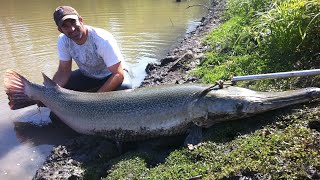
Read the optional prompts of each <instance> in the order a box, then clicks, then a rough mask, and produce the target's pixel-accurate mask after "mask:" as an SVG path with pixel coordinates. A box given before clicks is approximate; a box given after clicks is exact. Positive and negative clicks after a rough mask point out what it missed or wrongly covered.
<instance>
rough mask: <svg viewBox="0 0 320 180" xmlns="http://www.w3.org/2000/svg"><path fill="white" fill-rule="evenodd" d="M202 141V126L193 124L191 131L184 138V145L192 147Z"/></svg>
mask: <svg viewBox="0 0 320 180" xmlns="http://www.w3.org/2000/svg"><path fill="white" fill-rule="evenodd" d="M201 141H202V127H199V126H197V125H192V127H191V128H190V132H189V134H188V136H187V137H186V139H185V140H184V146H186V147H188V148H189V149H192V147H193V146H195V145H197V144H199V143H200V142H201Z"/></svg>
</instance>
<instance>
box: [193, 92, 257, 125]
mask: <svg viewBox="0 0 320 180" xmlns="http://www.w3.org/2000/svg"><path fill="white" fill-rule="evenodd" d="M260 100H261V99H259V98H257V96H256V95H255V94H254V91H251V90H248V89H243V88H226V89H219V90H212V91H210V92H208V93H207V94H206V95H205V96H204V97H202V99H201V103H199V104H201V106H202V107H203V108H205V109H206V111H207V118H206V119H204V118H202V119H198V120H197V122H195V124H197V125H198V126H201V127H205V128H207V127H210V126H212V125H213V124H216V123H218V122H223V121H229V120H234V119H241V118H245V117H249V116H251V115H253V114H256V112H257V111H259V103H260Z"/></svg>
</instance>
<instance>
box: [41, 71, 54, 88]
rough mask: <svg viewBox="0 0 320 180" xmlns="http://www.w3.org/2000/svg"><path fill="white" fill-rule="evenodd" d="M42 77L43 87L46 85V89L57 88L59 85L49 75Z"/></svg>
mask: <svg viewBox="0 0 320 180" xmlns="http://www.w3.org/2000/svg"><path fill="white" fill-rule="evenodd" d="M42 76H43V85H45V86H46V87H56V86H57V83H55V82H54V81H52V80H51V79H50V78H49V77H48V76H47V75H45V74H44V73H42Z"/></svg>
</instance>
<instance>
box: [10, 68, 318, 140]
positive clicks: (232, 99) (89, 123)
mask: <svg viewBox="0 0 320 180" xmlns="http://www.w3.org/2000/svg"><path fill="white" fill-rule="evenodd" d="M43 76H44V86H42V85H37V84H34V83H31V82H29V81H28V80H27V79H26V78H24V77H23V76H21V75H19V74H18V73H16V72H14V71H7V72H6V74H5V78H4V84H5V88H6V93H7V95H8V97H9V105H10V108H11V109H19V108H23V107H25V106H29V105H30V104H35V102H39V101H41V102H42V103H43V104H45V105H46V106H47V107H48V108H50V109H51V110H52V111H53V112H54V113H55V114H56V115H57V116H58V117H59V118H60V119H61V120H62V121H63V122H64V123H65V124H66V125H68V126H69V127H70V128H72V129H73V130H75V131H77V132H78V133H81V134H88V135H101V136H105V137H106V138H109V139H112V140H116V141H137V140H144V139H148V138H154V137H161V136H172V135H179V134H183V133H186V132H187V131H188V129H189V128H190V127H191V126H193V124H196V125H197V126H200V127H206V128H208V127H210V126H212V125H213V124H215V123H217V122H221V121H230V120H235V119H240V118H245V117H249V116H253V115H255V114H258V113H262V112H266V111H270V110H274V109H277V108H282V107H285V106H289V105H293V104H298V103H306V102H309V101H311V100H315V99H318V98H319V97H320V89H319V88H304V89H299V90H292V91H284V92H259V91H253V90H249V89H245V88H240V87H233V86H230V87H225V88H222V89H213V88H211V87H210V86H209V85H203V84H182V85H177V84H174V85H165V86H157V87H148V88H137V89H133V90H123V91H113V92H105V93H87V92H77V91H72V90H67V89H64V88H62V87H60V86H58V85H57V84H55V83H54V82H53V81H52V80H51V79H50V78H48V77H47V76H45V75H44V74H43ZM23 94H25V95H23ZM31 102H33V103H31Z"/></svg>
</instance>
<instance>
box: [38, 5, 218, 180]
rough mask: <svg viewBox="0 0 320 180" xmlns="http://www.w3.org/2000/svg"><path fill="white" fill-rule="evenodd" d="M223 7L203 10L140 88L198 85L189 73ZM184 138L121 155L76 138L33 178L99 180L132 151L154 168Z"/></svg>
mask: <svg viewBox="0 0 320 180" xmlns="http://www.w3.org/2000/svg"><path fill="white" fill-rule="evenodd" d="M223 6H224V3H223V2H221V1H219V2H213V3H212V6H211V7H204V8H209V9H208V11H209V13H208V15H207V16H206V17H203V18H202V19H201V24H200V25H199V26H198V27H197V28H196V29H195V30H194V31H192V32H190V33H188V34H186V36H185V38H184V40H183V41H182V42H180V43H178V44H177V46H176V47H175V48H174V49H173V50H171V51H169V52H168V55H167V56H166V57H164V58H163V59H161V60H159V63H158V64H149V65H148V66H147V67H146V72H147V74H148V75H147V76H146V78H145V80H144V81H143V82H142V83H141V86H140V87H145V86H155V85H161V84H174V83H176V84H182V83H186V82H197V81H198V79H197V78H196V77H194V76H192V75H190V74H189V72H190V71H192V70H193V69H194V68H195V67H196V66H197V65H198V64H199V63H200V61H201V58H202V57H203V55H204V52H205V51H206V50H207V47H204V46H203V45H202V44H201V39H202V38H203V37H204V36H205V35H206V33H208V32H210V31H211V30H212V29H213V28H214V27H215V26H216V25H218V24H219V23H220V21H219V19H220V15H221V12H222V10H223ZM190 8H194V7H190ZM56 126H64V125H62V124H57V125H56ZM64 128H67V127H64ZM70 131H72V130H71V129H70ZM183 139H184V137H174V138H171V139H170V141H172V142H168V139H164V140H162V139H159V140H151V141H146V142H141V143H132V144H131V143H128V144H123V145H122V152H121V153H119V149H118V148H117V145H116V144H115V143H113V142H111V141H108V140H106V139H104V138H101V137H92V136H83V135H79V137H78V138H75V139H72V140H70V141H69V142H68V143H66V144H61V145H59V146H57V147H55V148H54V149H53V151H52V153H51V155H50V156H49V157H48V158H47V159H46V161H45V163H44V164H43V166H42V167H41V168H39V170H38V171H37V172H36V174H35V176H34V179H100V177H106V176H107V172H108V171H109V170H110V168H111V166H112V164H113V161H114V160H115V159H117V160H119V159H125V158H126V154H127V153H128V152H135V151H137V152H144V153H145V152H147V154H148V156H149V157H150V160H149V163H150V164H153V165H156V164H158V163H161V162H163V161H164V159H165V157H166V155H167V154H168V153H169V152H171V151H173V150H175V149H176V148H178V147H180V146H181V143H182V142H183ZM146 147H152V149H150V148H146ZM155 149H156V150H155Z"/></svg>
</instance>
